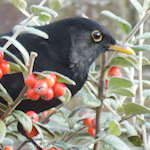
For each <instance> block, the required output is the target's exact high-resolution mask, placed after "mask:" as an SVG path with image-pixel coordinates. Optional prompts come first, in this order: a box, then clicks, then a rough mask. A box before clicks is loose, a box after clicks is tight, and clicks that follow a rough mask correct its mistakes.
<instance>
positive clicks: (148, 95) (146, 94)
mask: <svg viewBox="0 0 150 150" xmlns="http://www.w3.org/2000/svg"><path fill="white" fill-rule="evenodd" d="M143 96H144V97H145V98H150V90H144V91H143Z"/></svg>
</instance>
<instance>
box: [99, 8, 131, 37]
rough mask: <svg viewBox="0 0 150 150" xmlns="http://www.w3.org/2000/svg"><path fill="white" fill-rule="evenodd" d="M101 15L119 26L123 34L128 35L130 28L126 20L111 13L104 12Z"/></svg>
mask: <svg viewBox="0 0 150 150" xmlns="http://www.w3.org/2000/svg"><path fill="white" fill-rule="evenodd" d="M101 14H102V15H105V16H107V17H109V18H111V19H112V20H113V21H114V22H115V23H116V24H117V25H118V26H119V28H120V29H121V30H122V32H123V33H125V34H128V33H129V32H130V31H131V29H132V27H131V25H130V23H128V22H127V21H126V20H124V19H122V18H120V17H118V16H116V15H115V14H113V13H112V12H110V11H107V10H104V11H102V12H101Z"/></svg>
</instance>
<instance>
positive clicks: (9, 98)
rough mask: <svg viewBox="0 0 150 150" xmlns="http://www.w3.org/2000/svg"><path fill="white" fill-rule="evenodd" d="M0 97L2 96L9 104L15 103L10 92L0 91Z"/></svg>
mask: <svg viewBox="0 0 150 150" xmlns="http://www.w3.org/2000/svg"><path fill="white" fill-rule="evenodd" d="M0 97H2V98H3V99H4V100H5V101H6V102H7V103H8V105H9V106H10V105H11V104H13V99H12V98H11V96H10V95H9V94H8V93H4V92H0Z"/></svg>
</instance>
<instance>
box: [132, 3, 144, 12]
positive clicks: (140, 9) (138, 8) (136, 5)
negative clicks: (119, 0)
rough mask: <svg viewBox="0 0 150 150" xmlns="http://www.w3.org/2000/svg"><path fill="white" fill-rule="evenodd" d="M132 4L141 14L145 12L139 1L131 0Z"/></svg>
mask: <svg viewBox="0 0 150 150" xmlns="http://www.w3.org/2000/svg"><path fill="white" fill-rule="evenodd" d="M130 2H131V3H132V4H133V6H134V7H135V8H136V10H137V11H138V12H139V13H142V12H143V7H142V5H141V4H140V3H139V2H138V1H137V0H130Z"/></svg>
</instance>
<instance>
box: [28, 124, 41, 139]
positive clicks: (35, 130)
mask: <svg viewBox="0 0 150 150" xmlns="http://www.w3.org/2000/svg"><path fill="white" fill-rule="evenodd" d="M26 134H27V136H28V137H29V138H33V137H35V136H37V135H38V134H39V132H38V130H37V129H36V128H35V127H34V126H33V128H32V130H31V132H30V133H27V132H26Z"/></svg>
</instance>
